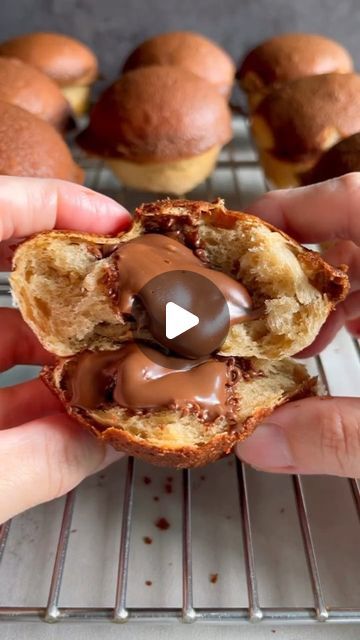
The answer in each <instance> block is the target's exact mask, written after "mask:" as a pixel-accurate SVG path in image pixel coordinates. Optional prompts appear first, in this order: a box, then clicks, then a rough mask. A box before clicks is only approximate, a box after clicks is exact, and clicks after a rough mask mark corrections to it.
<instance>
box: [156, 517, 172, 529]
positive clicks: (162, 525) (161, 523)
mask: <svg viewBox="0 0 360 640" xmlns="http://www.w3.org/2000/svg"><path fill="white" fill-rule="evenodd" d="M155 527H157V528H158V529H160V530H161V531H166V529H168V528H169V527H170V522H168V521H167V520H166V518H158V520H156V522H155Z"/></svg>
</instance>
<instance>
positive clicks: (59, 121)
mask: <svg viewBox="0 0 360 640" xmlns="http://www.w3.org/2000/svg"><path fill="white" fill-rule="evenodd" d="M0 100H2V101H3V102H10V103H11V104H15V105H17V106H18V107H22V109H25V111H29V112H30V113H33V114H34V115H36V116H38V117H39V118H41V119H42V120H46V121H47V122H50V124H52V125H53V126H54V127H56V128H57V129H60V130H63V129H66V126H67V124H68V122H69V120H70V116H71V109H70V105H69V103H68V101H67V100H66V99H65V97H64V96H63V94H62V93H61V90H60V89H59V87H58V85H57V84H56V83H55V82H53V80H51V79H50V78H48V77H47V76H46V75H45V74H44V73H41V72H40V71H38V70H37V69H35V68H34V67H31V66H30V65H28V64H25V63H24V62H22V61H21V60H17V59H16V58H1V57H0Z"/></svg>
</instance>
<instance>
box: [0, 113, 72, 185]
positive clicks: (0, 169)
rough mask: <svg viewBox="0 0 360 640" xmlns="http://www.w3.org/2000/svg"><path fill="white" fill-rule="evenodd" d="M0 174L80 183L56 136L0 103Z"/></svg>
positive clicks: (44, 124) (47, 127) (36, 120)
mask: <svg viewBox="0 0 360 640" xmlns="http://www.w3.org/2000/svg"><path fill="white" fill-rule="evenodd" d="M0 174H1V175H12V176H28V177H39V178H60V179H62V180H70V181H72V182H79V183H82V182H83V177H84V172H83V170H82V169H81V168H80V167H79V166H78V165H77V164H76V163H75V162H74V160H73V158H72V156H71V153H70V150H69V148H68V147H67V145H66V143H65V142H64V140H63V139H62V137H61V136H60V134H59V133H58V132H57V131H56V130H55V129H54V128H53V127H52V126H51V125H50V124H48V123H47V122H45V121H44V120H40V118H37V117H36V116H34V115H32V114H31V113H28V112H27V111H24V110H23V109H21V108H20V107H16V106H15V105H12V104H8V103H6V102H0Z"/></svg>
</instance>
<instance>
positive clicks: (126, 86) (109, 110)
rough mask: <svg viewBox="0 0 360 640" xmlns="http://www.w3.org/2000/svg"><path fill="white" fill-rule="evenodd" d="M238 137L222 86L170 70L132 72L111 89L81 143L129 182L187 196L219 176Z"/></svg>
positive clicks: (158, 190)
mask: <svg viewBox="0 0 360 640" xmlns="http://www.w3.org/2000/svg"><path fill="white" fill-rule="evenodd" d="M230 138H231V114H230V110H229V108H228V106H227V104H226V102H225V100H224V98H223V97H222V96H220V95H219V93H218V92H217V91H216V89H214V88H213V87H212V86H211V85H210V84H209V83H208V82H206V81H205V80H203V79H202V78H198V77H197V76H195V75H194V74H192V73H190V72H188V71H186V70H185V69H181V67H175V66H174V67H171V66H165V65H164V66H153V67H142V68H140V69H135V70H134V71H129V72H128V73H126V74H124V75H123V76H122V77H121V78H119V79H118V80H117V81H116V82H115V83H114V84H113V85H111V86H110V87H109V88H108V89H107V90H106V91H105V92H104V93H103V95H102V96H101V97H100V99H99V101H98V102H97V104H95V106H94V108H93V109H92V111H91V115H90V124H89V126H88V128H87V129H85V131H83V132H82V133H81V134H80V136H79V137H78V142H79V144H80V145H81V146H82V147H83V148H84V149H85V150H87V151H88V152H90V153H93V154H95V155H98V156H102V157H104V158H106V160H107V162H108V164H109V165H110V166H111V168H112V169H113V171H114V173H115V174H116V175H118V177H119V178H120V179H121V181H122V182H123V183H124V184H125V185H127V186H129V187H134V188H137V189H141V190H146V191H155V192H163V193H174V194H182V193H185V192H187V191H189V190H191V189H192V188H194V187H195V186H196V185H197V184H199V183H200V182H202V181H203V180H204V179H205V178H206V177H207V176H208V175H209V174H210V173H211V171H212V169H213V167H214V164H215V162H216V159H217V156H218V153H219V151H220V148H221V146H222V145H223V144H225V143H226V142H228V141H229V140H230Z"/></svg>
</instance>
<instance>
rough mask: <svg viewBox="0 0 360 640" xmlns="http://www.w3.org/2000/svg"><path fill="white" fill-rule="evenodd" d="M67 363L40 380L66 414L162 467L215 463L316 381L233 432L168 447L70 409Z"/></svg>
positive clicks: (304, 383)
mask: <svg viewBox="0 0 360 640" xmlns="http://www.w3.org/2000/svg"><path fill="white" fill-rule="evenodd" d="M67 362H68V361H67V360H64V361H62V362H60V363H59V364H58V365H57V366H53V367H51V366H48V367H44V369H43V371H42V373H41V377H42V379H43V381H44V382H45V383H46V384H47V386H48V387H49V388H50V389H51V390H52V391H53V392H54V393H55V394H56V395H57V396H58V398H59V399H60V400H61V402H62V403H63V404H64V406H65V408H66V411H67V412H68V414H69V415H70V416H71V417H72V418H74V419H75V420H76V421H77V422H79V423H80V424H81V425H82V426H83V427H85V429H87V431H89V432H90V433H91V434H92V435H94V436H95V437H96V438H98V439H99V440H101V441H102V442H104V443H107V444H111V445H112V446H113V447H114V448H115V449H117V450H118V451H122V452H124V453H127V454H129V455H133V456H136V457H139V458H141V459H142V460H145V461H146V462H150V463H151V464H154V465H157V466H163V467H176V468H190V467H201V466H203V465H206V464H209V463H211V462H215V461H216V460H218V459H219V458H221V457H222V456H223V455H225V454H228V453H230V452H231V450H232V448H233V447H234V445H235V444H236V443H237V442H241V440H245V438H247V437H248V436H249V435H251V433H252V432H253V431H254V429H255V427H256V426H257V425H258V424H259V423H260V422H262V421H263V420H264V419H265V418H266V417H267V416H268V415H270V414H271V413H272V412H273V411H274V409H275V408H276V407H277V406H280V405H281V404H284V403H285V402H288V401H290V400H295V399H300V398H305V397H308V396H312V395H316V386H317V379H316V378H310V377H305V376H304V379H303V380H302V382H300V383H298V384H296V383H295V382H294V387H293V391H292V392H291V393H289V394H288V395H287V397H285V398H282V399H281V400H280V401H279V402H277V403H275V404H273V405H272V406H271V407H268V408H266V409H258V410H256V411H255V412H254V413H253V415H251V416H250V417H249V418H247V419H246V420H245V421H244V422H243V423H242V424H238V425H237V427H236V429H230V428H229V429H228V430H225V431H224V432H222V433H219V434H216V435H214V436H213V437H212V438H211V439H210V440H209V441H208V442H206V443H202V444H200V445H188V446H183V447H179V446H177V447H176V448H175V447H172V448H169V447H166V446H156V445H154V444H152V443H150V442H148V441H147V440H146V439H145V438H140V437H138V436H135V435H132V434H131V433H130V432H129V431H127V430H126V424H125V425H120V424H119V425H117V426H116V427H115V426H113V427H107V428H106V427H105V426H104V425H103V424H102V423H101V422H99V421H97V420H96V419H95V418H94V417H93V416H90V415H89V413H88V412H86V411H85V410H83V409H79V408H76V407H72V406H70V405H69V403H68V401H67V398H66V394H65V393H64V391H63V389H62V388H61V370H62V369H63V368H64V369H66V364H67Z"/></svg>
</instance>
